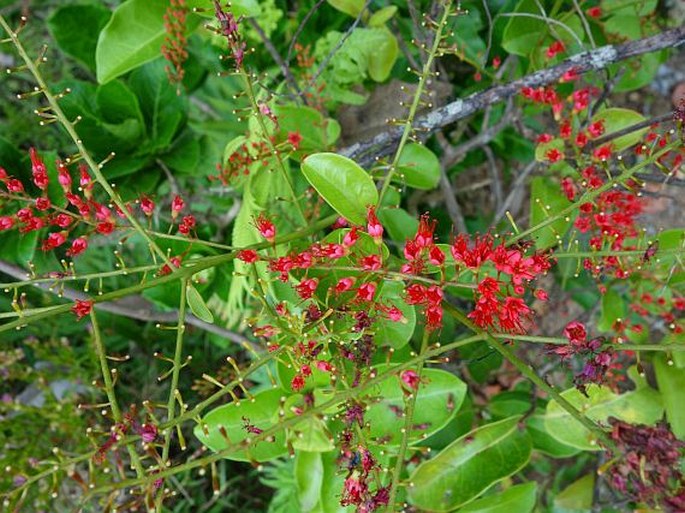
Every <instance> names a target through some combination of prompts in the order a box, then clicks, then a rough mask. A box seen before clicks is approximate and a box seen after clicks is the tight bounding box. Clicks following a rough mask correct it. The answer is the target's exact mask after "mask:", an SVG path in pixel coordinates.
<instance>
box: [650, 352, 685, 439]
mask: <svg viewBox="0 0 685 513" xmlns="http://www.w3.org/2000/svg"><path fill="white" fill-rule="evenodd" d="M654 371H655V372H656V382H657V384H658V385H659V391H660V392H661V397H662V398H663V400H664V407H665V408H666V419H667V420H668V423H669V424H670V425H671V430H672V431H673V433H674V434H675V436H677V437H678V438H680V439H681V440H685V408H683V391H685V369H679V368H678V367H676V366H675V365H673V364H672V363H671V365H669V364H668V361H667V360H666V358H665V357H664V356H663V355H659V356H657V357H656V358H655V359H654Z"/></svg>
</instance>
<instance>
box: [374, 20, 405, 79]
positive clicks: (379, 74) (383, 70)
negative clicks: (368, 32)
mask: <svg viewBox="0 0 685 513" xmlns="http://www.w3.org/2000/svg"><path fill="white" fill-rule="evenodd" d="M376 30H379V31H380V32H379V36H378V41H377V45H376V47H375V48H374V50H373V51H372V52H371V53H370V54H369V76H370V77H371V79H372V80H375V81H376V82H383V81H384V80H385V79H387V78H388V77H389V76H390V72H391V71H392V67H393V66H394V65H395V61H396V60H397V56H398V55H399V52H400V48H399V45H398V44H397V38H396V37H395V35H394V34H393V33H392V32H391V31H390V30H389V29H387V28H384V29H376Z"/></svg>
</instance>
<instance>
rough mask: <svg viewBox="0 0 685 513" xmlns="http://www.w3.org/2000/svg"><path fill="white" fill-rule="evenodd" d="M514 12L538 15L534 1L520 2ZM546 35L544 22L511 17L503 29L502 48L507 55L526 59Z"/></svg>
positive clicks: (522, 0) (535, 19)
mask: <svg viewBox="0 0 685 513" xmlns="http://www.w3.org/2000/svg"><path fill="white" fill-rule="evenodd" d="M514 12H515V13H538V14H539V11H538V10H537V6H536V5H535V2H534V0H521V1H520V2H519V3H518V5H517V6H516V9H514ZM546 34H547V25H546V24H545V22H544V20H540V19H537V18H533V17H527V16H525V17H524V16H512V17H510V18H509V21H508V22H507V24H506V26H505V27H504V33H503V34H502V48H504V49H505V50H506V51H507V52H509V53H513V54H515V55H521V56H523V57H526V56H528V55H529V54H530V53H531V52H532V51H533V50H535V49H536V48H537V47H538V46H540V44H541V42H542V41H543V40H544V38H545V35H546Z"/></svg>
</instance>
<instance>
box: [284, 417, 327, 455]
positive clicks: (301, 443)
mask: <svg viewBox="0 0 685 513" xmlns="http://www.w3.org/2000/svg"><path fill="white" fill-rule="evenodd" d="M291 435H292V442H291V443H292V446H293V447H294V448H295V449H297V450H299V451H307V452H328V451H332V450H333V449H335V444H334V443H333V437H332V436H331V434H330V433H329V432H328V430H327V429H326V424H325V423H324V422H323V421H322V420H321V419H318V418H316V417H308V418H306V419H303V420H302V422H298V423H297V425H296V426H295V427H293V428H292V430H291Z"/></svg>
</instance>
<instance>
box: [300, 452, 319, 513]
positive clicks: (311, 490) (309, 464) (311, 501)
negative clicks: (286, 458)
mask: <svg viewBox="0 0 685 513" xmlns="http://www.w3.org/2000/svg"><path fill="white" fill-rule="evenodd" d="M323 477H324V469H323V461H322V460H321V453H319V452H307V451H297V453H296V454H295V483H296V485H297V496H298V499H299V503H300V511H301V512H302V513H309V512H310V511H312V510H313V509H314V507H315V506H316V505H317V503H318V502H319V498H320V496H321V485H322V484H323Z"/></svg>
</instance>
